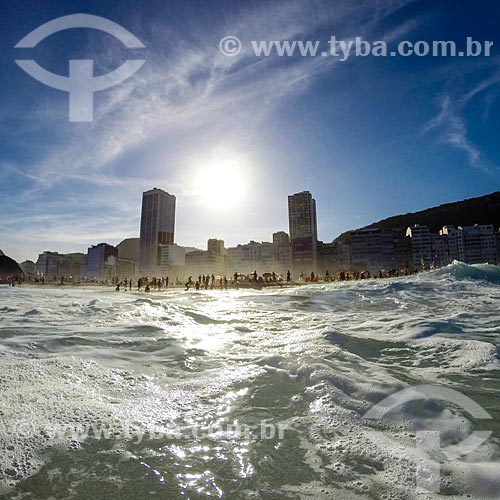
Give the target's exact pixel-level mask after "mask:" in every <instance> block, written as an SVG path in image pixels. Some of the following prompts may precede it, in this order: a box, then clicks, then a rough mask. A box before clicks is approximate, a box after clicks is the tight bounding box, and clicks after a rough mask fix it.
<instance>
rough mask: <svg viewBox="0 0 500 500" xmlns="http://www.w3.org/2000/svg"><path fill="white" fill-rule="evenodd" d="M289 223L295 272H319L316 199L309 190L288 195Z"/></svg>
mask: <svg viewBox="0 0 500 500" xmlns="http://www.w3.org/2000/svg"><path fill="white" fill-rule="evenodd" d="M288 225H289V230H290V240H291V243H292V251H293V264H294V273H295V274H298V273H304V274H309V273H310V272H311V271H315V272H317V267H318V261H317V245H318V224H317V218H316V200H315V199H314V198H313V197H312V195H311V193H310V192H309V191H302V192H300V193H295V194H293V195H290V196H288Z"/></svg>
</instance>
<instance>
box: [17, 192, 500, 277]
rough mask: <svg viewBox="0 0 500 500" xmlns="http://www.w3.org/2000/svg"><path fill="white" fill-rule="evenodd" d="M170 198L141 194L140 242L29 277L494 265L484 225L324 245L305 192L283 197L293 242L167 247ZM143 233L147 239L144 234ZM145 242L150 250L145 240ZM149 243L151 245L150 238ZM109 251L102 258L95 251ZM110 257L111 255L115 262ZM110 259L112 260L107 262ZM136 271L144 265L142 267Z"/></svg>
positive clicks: (62, 259)
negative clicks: (146, 259)
mask: <svg viewBox="0 0 500 500" xmlns="http://www.w3.org/2000/svg"><path fill="white" fill-rule="evenodd" d="M175 201H176V198H175V196H173V195H170V194H169V193H167V192H166V191H163V190H161V189H157V188H154V189H152V190H150V191H146V192H144V193H143V211H142V214H141V238H127V239H125V240H123V241H122V242H121V243H119V244H118V245H117V247H116V248H115V247H113V246H112V245H108V244H104V243H101V244H99V245H94V246H92V247H91V248H89V251H88V255H84V254H67V255H63V254H59V253H57V252H44V253H43V254H40V256H39V258H38V261H37V264H36V266H35V267H36V277H37V278H41V277H44V278H45V279H46V280H49V281H52V280H53V281H56V280H57V281H59V280H61V278H64V279H65V280H71V281H79V280H80V278H82V279H85V280H87V281H109V280H110V279H111V278H115V279H127V278H133V279H137V278H138V277H140V276H150V277H152V276H170V277H171V278H174V277H180V278H181V279H182V278H185V277H187V276H189V275H192V276H198V275H199V274H201V275H203V274H205V275H206V274H207V273H208V274H212V273H213V274H215V275H216V276H224V275H226V276H228V277H230V276H233V275H234V273H235V272H236V273H239V274H250V273H253V272H254V271H257V273H258V274H259V275H263V274H265V273H269V274H272V273H275V274H276V275H282V276H286V274H287V272H288V271H291V273H292V275H293V276H294V277H295V278H297V277H298V276H299V275H300V274H301V273H302V274H303V276H310V273H311V272H312V271H314V272H315V274H320V275H323V276H324V275H326V271H328V273H329V275H330V276H333V275H335V273H337V272H339V271H350V272H362V271H369V272H370V273H371V274H372V275H375V274H379V273H380V271H386V272H387V271H389V272H392V271H394V272H397V271H401V270H403V271H405V272H415V271H420V270H422V269H429V268H432V267H441V266H445V265H447V264H449V263H451V262H453V261H454V260H460V261H462V262H465V263H467V264H475V263H481V262H488V263H491V264H496V263H498V258H499V256H500V251H499V250H500V231H495V228H494V227H493V225H491V224H482V225H475V226H458V227H456V226H453V225H446V226H444V227H442V229H441V230H440V231H439V232H431V230H430V228H429V227H428V226H425V225H418V224H417V225H414V226H410V227H408V228H407V229H406V230H403V229H400V230H396V229H392V230H391V229H385V228H384V229H383V228H378V227H375V226H373V227H369V228H364V229H358V230H355V231H350V232H349V233H345V234H344V235H342V237H340V238H338V239H337V240H335V241H332V242H331V243H323V242H321V241H317V219H316V202H315V200H314V198H313V197H312V194H311V193H310V192H309V191H302V192H299V193H295V194H293V195H290V196H289V197H288V210H289V227H290V231H291V232H293V235H294V237H293V238H291V236H289V235H288V234H287V233H286V232H285V231H276V232H275V233H273V235H272V242H268V241H262V242H256V241H250V242H249V243H246V244H238V245H236V246H234V247H230V248H227V249H226V248H225V245H224V241H223V240H222V239H218V238H211V239H209V240H208V242H207V246H206V250H200V249H199V248H193V247H184V246H180V245H177V244H175V243H162V242H163V241H173V239H174V224H175ZM148 231H149V233H148ZM148 235H149V236H151V242H149V241H148V240H147V238H145V236H148ZM155 235H156V237H155ZM147 243H150V248H151V249H152V251H151V255H152V259H153V265H152V266H151V267H150V268H149V270H148V268H145V267H140V265H139V262H140V260H141V256H144V252H143V250H144V248H145V246H146V245H145V244H147ZM108 247H109V248H112V249H113V251H112V252H111V253H110V252H108V253H109V255H105V256H104V258H102V255H101V254H102V249H103V248H104V249H106V248H108ZM116 249H117V250H118V254H117V255H115V254H116ZM110 257H111V258H110ZM141 266H143V264H142V263H141ZM25 267H26V271H25V273H26V276H27V277H31V278H33V266H31V267H29V262H26V266H25Z"/></svg>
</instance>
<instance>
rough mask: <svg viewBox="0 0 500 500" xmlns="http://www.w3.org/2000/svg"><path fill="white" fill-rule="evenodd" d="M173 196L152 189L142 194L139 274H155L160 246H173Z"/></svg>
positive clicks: (159, 255) (159, 256) (159, 260)
mask: <svg viewBox="0 0 500 500" xmlns="http://www.w3.org/2000/svg"><path fill="white" fill-rule="evenodd" d="M174 226H175V196H174V195H171V194H169V193H167V192H166V191H163V190H162V189H158V188H154V189H151V190H150V191H146V192H144V193H143V194H142V212H141V235H140V240H141V242H140V260H139V269H140V272H141V273H155V272H157V271H158V267H159V266H160V263H161V246H162V245H173V244H174Z"/></svg>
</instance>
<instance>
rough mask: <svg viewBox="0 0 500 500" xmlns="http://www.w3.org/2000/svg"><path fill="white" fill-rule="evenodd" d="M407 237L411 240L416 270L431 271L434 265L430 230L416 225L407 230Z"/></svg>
mask: <svg viewBox="0 0 500 500" xmlns="http://www.w3.org/2000/svg"><path fill="white" fill-rule="evenodd" d="M406 236H408V237H409V238H411V244H412V249H413V267H414V269H417V270H419V271H420V270H422V269H429V268H430V266H431V263H432V243H431V233H430V232H429V228H428V227H427V226H420V225H419V224H415V225H414V226H410V227H409V228H408V229H407V230H406Z"/></svg>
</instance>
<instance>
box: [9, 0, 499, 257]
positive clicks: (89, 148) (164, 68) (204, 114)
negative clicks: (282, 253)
mask: <svg viewBox="0 0 500 500" xmlns="http://www.w3.org/2000/svg"><path fill="white" fill-rule="evenodd" d="M1 6H2V18H1V20H0V29H1V32H2V37H1V44H2V50H1V51H0V71H1V73H0V74H1V77H0V91H1V93H0V95H1V96H2V106H1V108H0V195H1V196H0V213H1V217H0V248H1V249H2V250H3V251H4V252H5V253H6V254H8V255H10V256H12V257H14V258H16V259H18V260H24V259H26V258H30V259H36V256H37V254H38V253H39V252H42V251H44V250H58V251H62V252H69V251H85V250H86V248H87V247H88V246H89V245H91V244H96V243H99V242H101V241H107V242H110V243H118V242H119V241H120V240H121V239H123V238H126V237H132V236H137V235H138V232H139V219H140V204H141V193H142V192H143V191H144V190H147V189H150V188H151V187H154V186H156V187H160V188H163V189H165V190H167V191H169V192H170V193H173V194H175V195H176V196H177V219H176V241H177V243H179V244H182V245H193V246H198V247H202V248H205V245H206V240H207V239H208V238H210V237H219V238H222V239H224V240H225V241H226V246H229V245H234V244H237V243H244V242H247V241H249V240H250V239H253V240H257V241H261V240H267V241H268V240H270V238H271V234H272V232H274V231H277V230H283V229H285V230H287V229H288V223H287V195H288V194H291V193H294V192H297V191H301V190H305V189H307V190H310V191H311V192H312V193H313V195H314V197H315V198H316V201H317V208H318V226H319V227H318V229H319V237H320V239H322V240H323V241H331V240H332V239H334V238H335V237H336V236H338V235H339V234H340V233H341V232H343V231H345V230H348V229H353V228H356V227H360V226H363V225H367V224H369V223H371V222H374V221H376V220H379V219H382V218H385V217H388V216H390V215H394V214H399V213H406V212H409V211H415V210H419V209H423V208H427V207H430V206H434V205H438V204H441V203H446V202H450V201H456V200H460V199H464V198H468V197H472V196H479V195H483V194H486V193H489V192H492V191H495V190H498V189H500V149H499V148H498V144H499V130H500V127H499V119H500V98H499V97H500V39H499V33H500V29H499V28H500V21H499V19H500V4H499V3H498V2H490V1H475V2H472V1H467V2H466V1H451V0H450V1H440V2H435V1H433V2H431V1H395V0H377V1H374V0H366V1H359V2H351V1H349V0H345V1H338V0H329V1H320V0H309V1H297V0H289V1H284V2H281V1H269V0H267V1H261V2H260V1H251V0H250V1H234V0H233V1H219V2H217V1H210V2H208V1H191V0H182V1H168V0H148V1H147V2H144V1H138V0H122V1H113V0H107V1H106V2H102V1H95V2H94V1H85V2H83V1H71V2H69V1H62V0H59V1H52V0H44V1H43V2H40V1H22V0H19V1H4V0H2V2H1ZM75 13H87V14H94V15H97V16H102V17H105V18H107V19H110V20H112V21H114V22H116V23H118V24H120V25H121V26H123V27H124V28H126V29H127V30H129V31H130V32H131V33H133V34H134V35H135V36H136V37H138V38H139V39H140V40H141V41H142V42H143V44H144V45H145V46H146V48H145V49H126V48H124V46H123V45H122V44H121V42H119V41H118V40H116V39H114V38H113V37H112V36H110V35H107V34H105V33H102V32H99V31H96V30H90V29H71V30H66V31H61V32H59V33H55V34H53V35H51V36H50V37H48V38H46V39H45V40H44V41H43V42H41V43H40V44H39V45H38V46H37V47H35V48H34V49H15V48H14V46H15V45H16V44H17V42H19V41H20V40H21V39H22V38H23V37H24V36H25V35H27V34H28V33H29V32H31V31H32V30H33V29H35V28H36V27H38V26H39V25H41V24H43V23H44V22H48V21H50V20H52V19H54V18H57V17H59V16H63V15H68V14H75ZM227 35H233V36H237V37H238V38H239V39H240V40H241V42H242V47H243V50H242V51H241V53H240V54H239V55H237V56H235V57H225V56H224V55H222V54H221V53H220V51H219V40H220V39H221V38H223V37H224V36H227ZM332 35H335V36H336V37H337V39H346V40H349V39H352V38H353V37H356V36H359V37H362V38H363V39H365V40H368V41H372V42H373V41H376V40H385V41H387V42H388V43H390V46H391V47H393V46H394V45H397V43H399V42H400V41H403V40H410V41H418V40H424V41H429V42H432V41H433V40H454V41H456V42H457V45H458V46H459V47H460V48H463V47H464V46H465V40H466V37H468V36H470V37H473V38H474V39H475V40H478V41H484V40H490V41H493V42H495V45H494V46H493V48H492V54H491V56H490V57H470V58H467V57H464V58H450V57H448V58H443V57H416V56H413V57H408V58H404V57H394V58H392V57H388V58H382V57H364V58H361V57H358V58H355V57H351V58H349V59H348V60H347V61H345V62H340V61H338V60H335V58H329V57H326V58H323V57H319V56H318V57H300V56H293V57H281V58H280V57H277V56H271V57H256V56H255V55H254V54H253V52H252V50H251V43H250V42H251V41H253V40H256V41H259V40H266V41H267V40H291V41H292V40H318V41H321V42H322V47H325V50H326V49H327V48H328V47H327V45H326V43H327V41H328V40H329V39H330V36H332ZM20 56H23V57H24V58H26V59H34V60H36V61H37V62H38V63H39V64H40V65H41V66H43V67H45V68H46V69H48V70H49V71H52V72H55V73H59V74H67V72H68V60H69V59H93V60H94V64H95V68H96V74H104V73H107V72H108V71H110V70H113V69H115V68H116V67H118V66H119V65H120V64H122V63H123V62H124V61H125V60H126V59H128V58H131V59H133V58H144V59H145V60H146V63H145V64H144V66H143V67H142V68H141V69H140V70H139V71H138V72H137V73H136V74H135V75H133V76H132V77H131V78H129V79H128V80H126V81H124V82H123V83H121V84H120V85H117V86H115V87H113V88H110V89H108V90H103V91H101V92H98V93H95V94H94V115H95V116H94V121H93V122H91V123H73V122H69V121H68V94H67V93H66V92H62V91H58V90H55V89H52V88H49V87H47V86H45V85H42V84H41V83H39V82H37V81H36V80H34V79H32V78H31V77H30V76H28V75H27V74H26V73H24V72H23V71H22V70H21V69H20V68H19V67H17V66H16V64H15V62H14V61H15V59H19V58H20ZM221 164H223V165H224V168H227V169H229V170H226V172H228V176H226V175H224V170H223V171H222V175H221V171H220V168H219V167H220V165H221ZM217 169H219V170H218V171H217ZM230 171H233V172H236V174H235V175H234V176H232V177H231V175H229V172H230Z"/></svg>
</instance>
